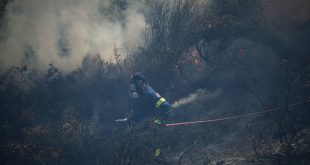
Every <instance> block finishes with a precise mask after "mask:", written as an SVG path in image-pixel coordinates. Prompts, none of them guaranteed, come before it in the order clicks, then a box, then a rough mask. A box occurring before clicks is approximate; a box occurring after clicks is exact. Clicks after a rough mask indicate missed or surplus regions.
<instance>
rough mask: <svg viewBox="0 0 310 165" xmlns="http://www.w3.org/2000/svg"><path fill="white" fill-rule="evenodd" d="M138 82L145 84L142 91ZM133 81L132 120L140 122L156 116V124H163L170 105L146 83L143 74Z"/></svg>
mask: <svg viewBox="0 0 310 165" xmlns="http://www.w3.org/2000/svg"><path fill="white" fill-rule="evenodd" d="M137 80H142V81H143V82H144V86H143V88H142V89H139V88H138V87H137V84H135V83H136V81H137ZM131 81H132V87H131V97H132V104H133V106H132V108H133V114H132V120H134V121H135V122H138V121H140V120H142V119H143V118H146V117H151V116H156V117H157V120H155V121H154V123H156V124H161V122H162V120H165V119H166V118H167V117H168V114H169V111H170V108H171V106H170V104H169V103H168V102H167V101H166V99H165V98H163V97H161V96H160V95H159V94H158V93H157V92H156V91H155V90H154V89H153V88H152V87H150V86H149V85H148V84H147V83H146V81H145V77H144V76H143V75H142V74H141V73H136V74H134V75H133V76H132V78H131Z"/></svg>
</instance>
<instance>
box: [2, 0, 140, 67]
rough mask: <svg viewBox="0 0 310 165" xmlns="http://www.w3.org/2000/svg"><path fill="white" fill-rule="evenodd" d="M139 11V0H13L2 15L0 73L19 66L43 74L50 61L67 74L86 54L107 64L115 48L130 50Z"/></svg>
mask: <svg viewBox="0 0 310 165" xmlns="http://www.w3.org/2000/svg"><path fill="white" fill-rule="evenodd" d="M116 2H119V3H116ZM143 9H144V6H143V4H142V3H139V2H138V1H134V2H133V1H108V0H105V1H102V0H89V1H84V0H66V1H58V0H45V1H41V0H27V1H22V0H16V1H13V2H12V3H10V4H9V5H8V6H7V8H6V13H5V17H6V19H7V24H6V27H7V29H8V30H7V31H8V34H7V35H6V36H7V37H6V38H4V39H2V41H0V51H1V55H0V60H1V63H0V66H1V67H0V70H2V71H3V70H5V69H7V68H9V67H12V66H19V65H21V64H26V65H28V66H30V67H33V68H37V69H39V70H44V69H46V68H47V67H48V65H49V64H50V63H52V64H54V65H56V67H59V68H60V69H62V70H64V71H66V72H70V71H73V70H75V69H77V68H78V67H80V65H81V63H82V61H83V59H84V57H85V56H87V55H97V54H99V55H100V56H101V57H102V58H103V59H106V60H108V59H110V58H111V56H112V54H113V48H114V46H115V47H118V48H119V47H121V48H126V49H135V48H136V47H137V46H138V44H139V41H140V38H141V35H142V32H143V30H144V28H145V26H146V22H145V18H144V14H143V13H142V12H141V10H143Z"/></svg>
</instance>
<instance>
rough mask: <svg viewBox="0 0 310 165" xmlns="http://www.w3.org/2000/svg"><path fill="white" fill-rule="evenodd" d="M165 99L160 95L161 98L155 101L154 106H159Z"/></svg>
mask: <svg viewBox="0 0 310 165" xmlns="http://www.w3.org/2000/svg"><path fill="white" fill-rule="evenodd" d="M165 101H166V99H165V98H163V97H161V98H160V99H159V100H158V101H157V102H156V108H159V106H160V105H161V104H162V103H163V102H165Z"/></svg>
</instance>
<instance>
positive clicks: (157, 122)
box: [153, 119, 163, 126]
mask: <svg viewBox="0 0 310 165" xmlns="http://www.w3.org/2000/svg"><path fill="white" fill-rule="evenodd" d="M153 123H154V124H156V125H158V126H160V125H162V124H163V122H162V121H161V120H160V119H155V120H154V121H153Z"/></svg>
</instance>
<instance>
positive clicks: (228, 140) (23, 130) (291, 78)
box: [0, 0, 310, 165]
mask: <svg viewBox="0 0 310 165" xmlns="http://www.w3.org/2000/svg"><path fill="white" fill-rule="evenodd" d="M7 3H9V1H3V2H0V18H1V19H2V21H1V22H3V21H5V6H6V5H7ZM144 3H146V6H147V7H148V10H147V12H146V13H145V15H146V21H147V23H148V26H147V28H146V30H145V35H144V38H143V42H144V44H143V45H141V47H139V49H138V50H136V51H133V52H128V53H127V55H126V57H125V58H120V56H121V54H120V51H119V49H118V48H114V52H112V53H114V55H113V56H112V61H111V60H110V61H106V60H103V59H101V58H100V55H88V56H86V57H85V59H84V61H83V63H82V66H81V67H80V69H78V70H76V71H74V72H71V73H64V72H63V71H61V70H60V69H59V68H57V67H56V66H55V65H54V64H50V65H49V68H48V70H46V71H40V70H38V69H36V68H35V67H33V66H30V64H28V63H25V64H24V65H22V66H18V67H13V68H10V69H8V70H6V71H5V72H3V74H1V75H0V83H1V84H0V85H1V86H0V93H1V94H0V97H1V99H0V101H1V104H0V114H1V115H0V132H1V135H0V136H1V142H0V145H1V147H0V162H1V164H12V165H14V164H25V165H27V164H32V165H33V164H76V165H78V164H96V165H97V164H122V165H125V164H234V163H236V164H275V165H277V164H290V165H291V164H309V163H310V160H309V158H310V120H309V117H310V114H309V105H310V65H309V64H310V56H309V53H310V50H309V49H310V47H309V43H310V42H309V40H310V39H309V36H310V26H309V25H310V24H309V15H308V16H307V17H304V16H300V17H298V16H295V17H292V19H291V18H276V19H275V18H273V16H272V15H270V14H266V13H268V12H266V10H267V9H266V5H265V4H264V3H263V2H262V1H257V0H252V1H248V0H210V1H208V2H202V1H198V0H197V1H192V0H182V1H145V2H144ZM126 5H127V4H126V1H121V0H118V1H115V6H117V7H115V8H117V9H118V10H120V11H121V10H125V9H126ZM274 8H276V6H274ZM113 11H114V12H115V10H113ZM120 13H121V12H120ZM120 13H117V14H119V15H120ZM296 17H297V18H298V19H296ZM1 29H2V30H3V29H4V24H2V23H1ZM1 36H4V35H1ZM31 54H32V55H31ZM26 56H27V58H28V57H30V56H33V58H35V52H32V53H31V52H30V54H29V52H26V53H25V58H26ZM122 56H124V55H123V54H122ZM34 61H35V60H34ZM135 71H141V72H143V73H144V74H145V75H146V76H147V78H148V80H149V82H150V84H151V85H152V86H153V87H154V88H155V89H156V90H158V91H159V93H161V94H162V95H163V96H165V97H166V98H167V99H168V100H169V102H171V103H173V102H174V101H176V100H178V99H180V98H183V97H186V96H187V95H188V94H190V93H193V92H195V91H197V90H198V89H205V90H206V91H207V94H206V96H205V97H206V98H203V96H202V97H200V98H197V99H196V100H194V101H193V102H191V103H189V104H187V105H184V106H180V107H178V108H176V109H174V110H173V113H172V115H171V117H170V118H169V120H168V121H167V122H168V123H171V122H180V121H193V120H204V119H213V118H221V117H227V116H234V115H242V114H248V113H253V112H262V111H268V110H275V109H277V110H278V111H273V112H266V113H264V114H263V115H259V116H252V117H248V118H241V119H233V120H226V121H221V122H214V123H208V124H202V125H192V126H180V127H171V128H165V127H163V128H157V127H153V126H152V124H150V123H149V122H148V120H145V121H144V122H142V123H140V124H138V125H135V126H131V125H126V124H123V123H116V122H114V120H115V119H117V118H121V117H124V116H126V115H127V114H128V113H129V111H130V106H131V104H130V98H129V94H128V79H129V77H130V75H131V74H132V73H134V72H135ZM209 95H212V97H211V96H209ZM157 147H160V148H161V150H162V156H161V157H158V158H154V156H153V151H154V149H156V148H157Z"/></svg>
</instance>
